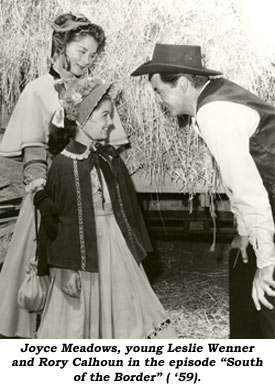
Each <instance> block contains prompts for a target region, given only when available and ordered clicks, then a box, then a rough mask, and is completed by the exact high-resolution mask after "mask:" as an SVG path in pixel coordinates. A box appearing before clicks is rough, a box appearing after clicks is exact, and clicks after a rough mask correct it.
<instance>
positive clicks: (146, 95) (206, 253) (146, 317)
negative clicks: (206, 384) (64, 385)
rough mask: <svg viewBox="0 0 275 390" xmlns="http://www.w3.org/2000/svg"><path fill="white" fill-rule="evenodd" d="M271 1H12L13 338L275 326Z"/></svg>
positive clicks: (7, 56)
mask: <svg viewBox="0 0 275 390" xmlns="http://www.w3.org/2000/svg"><path fill="white" fill-rule="evenodd" d="M274 15H275V6H274V4H273V1H269V0H262V1H257V0H256V1H249V0H220V1H218V0H207V1H206V0H78V1H76V0H71V1H68V0H47V1H39V0H1V10H0V28H1V39H0V47H1V56H0V69H1V76H0V91H1V94H0V97H1V105H0V107H1V111H0V123H1V129H0V338H1V342H4V340H6V341H7V340H14V339H18V341H20V340H22V339H28V340H29V341H30V343H31V340H42V339H43V340H44V339H47V340H48V339H60V340H61V339H62V340H63V339H81V340H84V339H85V340H90V341H91V340H93V341H95V340H99V339H109V340H110V339H111V340H115V339H128V340H129V339H132V340H133V339H134V340H136V341H137V340H142V339H143V340H145V339H154V340H155V344H154V345H157V343H158V342H160V341H159V340H160V339H162V340H166V341H167V340H172V341H170V342H177V341H176V340H178V341H179V342H180V340H182V339H186V340H191V341H192V340H196V341H199V340H202V339H205V340H207V339H219V340H222V339H223V340H225V339H227V340H235V341H236V340H242V342H243V341H244V340H250V342H251V340H259V339H261V340H262V339H274V338H275V272H274V267H275V245H274V233H275V225H274V217H275V27H274V26H275V23H274V17H275V16H274ZM156 340H158V341H156ZM137 343H138V341H137ZM152 345H153V344H152ZM190 378H191V377H190ZM192 379H193V378H192ZM82 380H83V379H82ZM190 380H191V379H190ZM167 383H168V382H167Z"/></svg>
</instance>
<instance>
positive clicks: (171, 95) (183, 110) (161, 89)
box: [151, 74, 190, 116]
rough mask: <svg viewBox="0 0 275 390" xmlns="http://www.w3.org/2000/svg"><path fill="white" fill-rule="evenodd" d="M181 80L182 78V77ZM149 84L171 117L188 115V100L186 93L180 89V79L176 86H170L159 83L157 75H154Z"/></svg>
mask: <svg viewBox="0 0 275 390" xmlns="http://www.w3.org/2000/svg"><path fill="white" fill-rule="evenodd" d="M182 78H184V77H183V76H182ZM151 84H152V87H153V89H154V91H155V92H156V94H157V95H158V96H159V97H160V99H161V101H162V103H163V104H164V106H165V107H166V108H167V109H168V110H169V111H170V113H171V115H172V116H179V115H184V114H190V112H189V109H188V106H189V100H190V99H188V93H187V91H185V89H184V88H183V87H182V83H181V81H180V79H179V80H178V81H177V84H176V85H171V84H168V83H164V82H163V81H161V79H160V75H159V74H154V75H153V76H152V78H151Z"/></svg>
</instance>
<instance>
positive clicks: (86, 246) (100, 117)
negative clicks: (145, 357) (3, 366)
mask: <svg viewBox="0 0 275 390" xmlns="http://www.w3.org/2000/svg"><path fill="white" fill-rule="evenodd" d="M109 89H110V86H109V85H104V84H101V83H99V82H97V81H95V80H91V79H89V78H84V79H79V80H76V81H75V82H74V83H73V84H72V85H71V86H70V88H69V89H68V90H67V91H66V94H65V96H64V99H63V107H64V113H65V116H64V124H63V116H62V115H61V113H62V112H59V113H58V114H57V115H56V116H55V118H54V120H53V122H54V123H55V124H57V125H59V126H61V125H62V127H64V128H62V127H61V128H60V129H58V128H56V129H55V132H53V133H52V134H51V136H50V140H49V147H50V151H52V152H53V153H57V152H58V151H59V149H61V148H62V143H63V142H64V143H66V142H67V139H68V138H69V137H72V138H73V139H71V141H70V142H69V143H68V144H67V146H66V147H65V149H64V150H63V151H62V152H61V153H60V154H58V155H57V156H56V157H54V159H53V162H52V165H51V168H50V170H49V173H48V178H47V183H46V188H45V190H44V192H42V193H41V192H40V194H39V195H38V196H37V197H35V199H34V202H35V204H36V206H37V207H38V208H40V209H41V208H42V210H43V207H44V206H45V204H46V205H47V210H51V209H52V210H54V209H55V208H56V211H57V218H58V223H57V229H56V233H55V234H52V235H51V236H52V237H51V240H50V239H49V237H48V239H47V242H46V252H47V262H48V265H49V266H50V274H51V286H50V291H49V293H48V296H47V300H46V304H45V308H44V311H43V314H42V319H41V324H40V328H39V330H38V338H72V339H74V338H152V337H159V338H175V337H176V334H175V331H174V329H173V328H172V327H171V325H170V320H169V319H168V317H167V314H166V312H165V310H164V309H163V307H162V305H161V304H160V302H159V300H158V299H157V297H156V295H155V293H154V292H153V290H152V288H151V286H150V284H149V281H148V279H147V277H146V275H145V273H144V270H143V268H142V266H141V264H140V263H141V261H142V260H143V259H144V258H145V256H146V254H147V252H148V251H150V250H151V244H150V241H149V238H148V235H147V231H146V228H145V224H144V221H143V219H142V215H141V211H140V209H139V205H138V201H137V198H136V194H135V191H134V187H133V184H132V182H131V179H130V176H129V173H128V172H127V169H126V167H125V165H124V163H123V162H122V160H121V159H120V157H119V155H118V152H117V151H116V149H115V148H114V147H113V146H111V145H110V144H107V143H106V141H107V140H108V137H109V133H110V130H111V128H112V115H113V104H112V101H111V98H110V96H109V95H108V91H109ZM50 206H52V207H50ZM42 212H43V211H42ZM54 217H56V215H53V219H52V221H54ZM42 229H43V225H42ZM42 232H43V230H42ZM40 255H41V254H40ZM42 258H43V256H42V255H41V256H40V263H39V268H40V269H42V268H45V267H44V265H43V261H42Z"/></svg>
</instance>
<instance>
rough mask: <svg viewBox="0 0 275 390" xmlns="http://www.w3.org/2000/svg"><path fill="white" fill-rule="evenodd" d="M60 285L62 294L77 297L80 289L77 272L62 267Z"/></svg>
mask: <svg viewBox="0 0 275 390" xmlns="http://www.w3.org/2000/svg"><path fill="white" fill-rule="evenodd" d="M61 286H62V291H63V292H64V294H67V295H69V296H70V297H74V298H76V297H79V295H80V291H81V279H80V275H79V273H78V272H77V271H73V270H71V269H62V270H61Z"/></svg>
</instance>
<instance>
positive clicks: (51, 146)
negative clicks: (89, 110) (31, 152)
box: [48, 116, 77, 156]
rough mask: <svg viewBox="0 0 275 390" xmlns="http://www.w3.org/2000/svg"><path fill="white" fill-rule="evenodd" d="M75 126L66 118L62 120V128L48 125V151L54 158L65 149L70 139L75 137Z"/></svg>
mask: <svg viewBox="0 0 275 390" xmlns="http://www.w3.org/2000/svg"><path fill="white" fill-rule="evenodd" d="M76 129H77V124H76V122H75V121H72V120H70V119H68V118H66V116H65V119H64V128H63V127H56V126H55V125H54V124H53V123H51V124H50V133H49V139H48V151H49V152H50V153H51V154H52V155H53V156H56V155H57V154H59V153H60V152H62V150H63V149H64V148H65V146H66V145H67V144H68V143H69V142H70V140H71V139H72V138H74V137H75V135H76Z"/></svg>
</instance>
